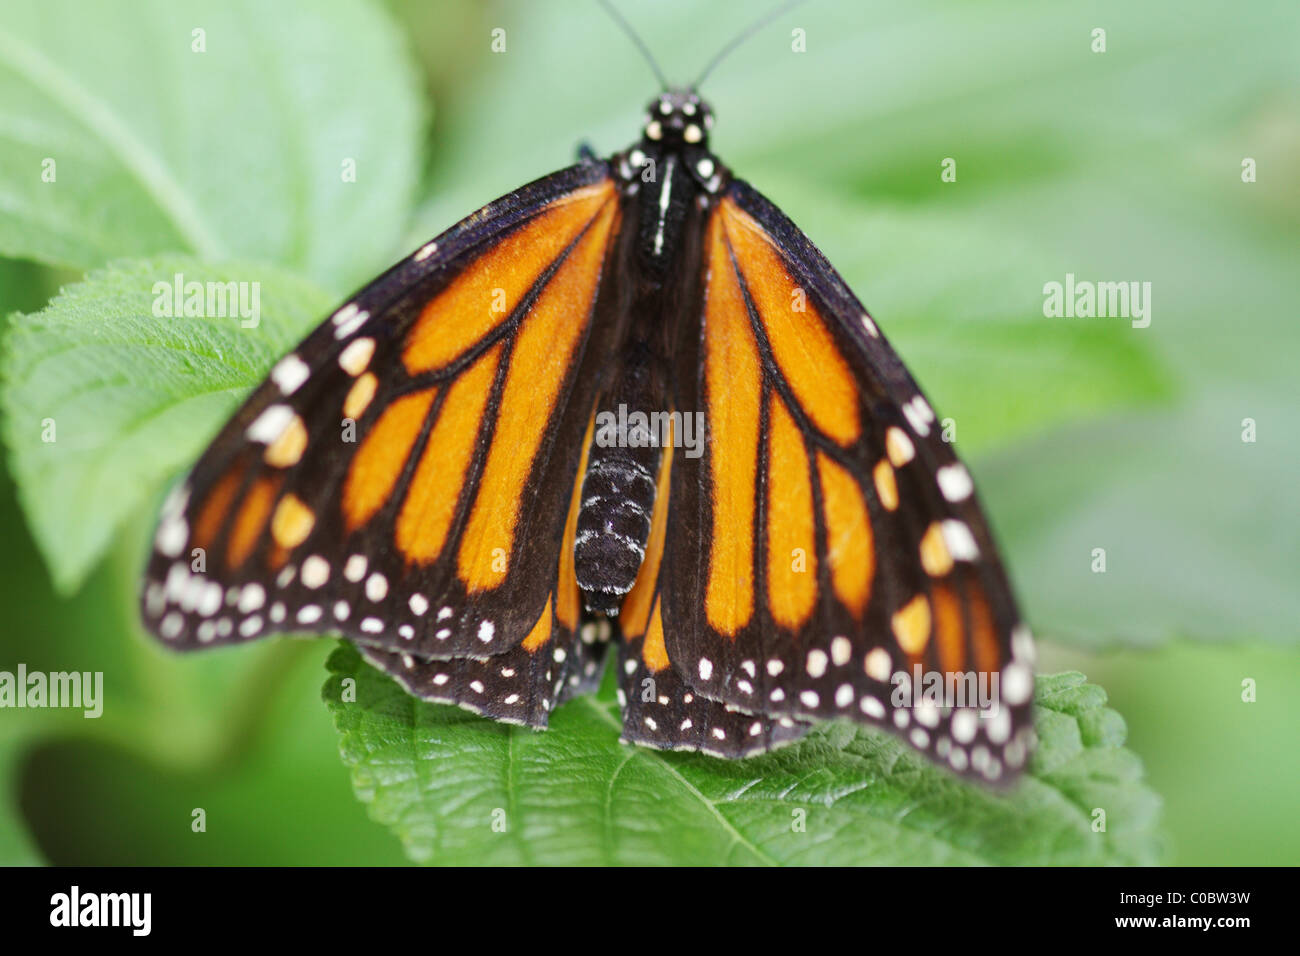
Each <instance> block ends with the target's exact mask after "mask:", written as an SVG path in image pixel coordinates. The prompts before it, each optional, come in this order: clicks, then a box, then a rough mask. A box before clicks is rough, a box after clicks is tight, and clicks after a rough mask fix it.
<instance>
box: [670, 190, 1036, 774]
mask: <svg viewBox="0 0 1300 956" xmlns="http://www.w3.org/2000/svg"><path fill="white" fill-rule="evenodd" d="M704 254H705V256H706V257H707V279H706V281H705V289H704V293H703V295H704V301H703V308H702V312H703V318H702V321H703V330H702V337H701V345H700V354H699V355H698V356H691V357H690V358H689V360H688V361H687V362H685V363H684V364H683V365H681V366H679V378H680V382H679V384H680V386H681V388H682V392H683V396H682V399H681V401H682V403H683V406H684V407H687V408H700V409H703V410H704V413H705V419H706V422H707V441H706V442H705V451H704V454H703V455H702V457H700V458H698V459H695V460H688V459H682V460H681V461H680V465H679V466H678V467H676V468H675V469H674V471H673V475H672V482H671V509H672V511H673V513H674V515H675V517H674V519H673V520H672V522H671V528H670V531H669V533H668V540H667V543H666V559H665V562H664V566H665V574H664V583H663V587H662V592H661V596H660V611H661V614H662V624H663V633H664V649H665V651H666V659H667V660H670V661H671V662H672V664H673V666H674V670H675V673H676V674H677V675H678V676H679V677H680V678H681V679H682V680H683V681H684V682H685V684H686V685H687V686H688V687H689V688H690V689H691V690H693V691H694V692H695V693H696V694H698V695H701V696H704V697H707V698H709V699H711V700H714V701H717V702H719V703H721V704H724V705H727V706H730V707H733V708H737V709H740V710H743V711H749V712H753V713H758V714H764V715H767V716H768V717H769V718H781V717H784V718H787V719H796V720H797V719H800V718H805V719H806V718H819V719H826V718H834V717H847V718H850V719H853V720H857V721H862V722H867V723H873V724H880V725H884V726H888V727H890V728H891V729H893V730H895V731H896V732H897V733H900V734H901V735H902V736H904V738H905V739H906V740H907V741H908V742H909V743H911V745H912V746H914V747H916V748H917V749H919V750H921V751H924V752H925V753H927V754H928V755H930V756H931V757H933V758H934V759H936V760H939V761H941V762H945V763H947V764H948V765H949V766H951V767H952V768H953V769H955V770H957V771H958V772H966V773H973V774H977V775H979V776H981V777H983V778H984V779H988V780H996V779H1007V778H1009V777H1011V776H1013V775H1014V773H1015V772H1016V771H1018V770H1019V768H1020V767H1022V766H1023V764H1024V762H1025V759H1026V757H1027V753H1028V748H1029V746H1030V743H1031V740H1032V737H1031V735H1032V729H1031V725H1030V698H1031V696H1032V672H1031V669H1030V658H1031V654H1032V647H1031V641H1030V639H1029V636H1028V631H1027V630H1026V629H1025V628H1024V626H1023V625H1022V624H1021V623H1020V619H1019V616H1018V613H1017V611H1016V607H1015V603H1014V600H1013V597H1012V594H1011V589H1010V586H1009V584H1008V582H1007V579H1006V576H1005V574H1004V572H1003V569H1002V567H1001V565H1000V563H999V561H998V557H997V551H996V549H995V547H994V543H993V540H992V537H991V534H990V532H989V528H988V524H987V522H986V520H985V519H984V516H983V514H982V512H981V509H980V506H979V504H978V502H977V500H976V497H975V494H974V489H973V485H972V482H971V479H970V475H969V473H968V472H967V471H966V469H965V467H964V466H963V465H962V464H961V463H960V462H959V461H958V460H957V458H956V456H955V454H954V452H953V449H952V447H951V445H949V444H948V443H946V442H945V441H943V440H942V437H941V434H940V428H939V426H938V424H937V423H936V421H935V416H934V413H933V411H932V410H931V408H930V406H929V404H928V403H927V402H926V400H925V398H924V397H923V396H922V394H921V392H920V390H919V389H918V388H917V385H916V383H915V382H914V381H913V379H912V377H911V376H910V375H909V374H908V372H907V370H906V369H905V368H904V367H903V364H902V363H901V361H900V360H899V359H898V357H897V355H896V354H895V353H894V351H893V350H892V349H891V348H890V346H889V345H888V343H887V342H886V341H885V339H884V337H883V336H881V334H880V332H879V330H878V329H877V328H876V326H875V323H874V322H873V321H872V319H871V318H870V317H869V316H868V314H867V312H866V310H865V309H864V308H863V307H862V305H861V304H860V303H859V302H858V301H857V299H856V298H854V296H853V295H852V293H851V292H849V291H848V289H847V287H846V286H845V285H844V283H843V282H842V281H841V280H840V278H839V277H838V276H837V275H836V273H835V272H834V270H833V269H832V268H831V266H830V264H829V263H828V262H827V261H826V260H825V259H824V258H823V257H822V255H821V254H820V253H819V252H818V251H817V250H816V248H815V247H814V246H813V245H812V244H811V242H809V241H808V239H807V238H806V237H805V236H804V235H803V234H802V233H801V232H800V231H799V230H798V229H797V228H796V227H795V226H794V225H793V224H792V223H791V222H790V221H789V220H788V219H787V218H786V217H785V216H784V215H783V214H782V213H781V212H780V211H779V210H777V209H776V207H775V206H773V205H772V204H771V203H769V202H768V201H767V200H765V199H764V198H763V197H761V196H760V195H759V194H758V193H757V192H755V191H754V190H753V189H752V188H750V187H749V186H748V185H746V184H744V183H742V182H739V181H736V182H733V183H732V185H731V186H730V187H729V189H728V191H727V192H726V194H725V195H724V196H723V198H722V199H721V200H720V201H719V202H718V204H717V206H716V208H715V211H714V212H713V214H712V216H711V219H710V223H709V227H708V236H707V238H706V241H705V249H704ZM917 667H919V669H920V670H919V672H918V671H917V670H915V669H916V668H917ZM918 673H920V674H921V675H933V674H940V675H947V674H952V675H959V677H960V679H961V680H962V681H963V682H965V681H969V680H970V679H971V678H973V679H974V680H975V681H977V682H978V681H983V682H984V684H983V686H984V688H985V689H986V691H988V693H989V695H991V697H992V699H993V700H994V701H1000V705H1001V706H1000V707H997V708H996V709H994V708H988V709H986V710H985V712H984V715H983V716H977V710H978V708H977V706H976V705H977V703H979V702H981V698H980V696H979V695H978V694H977V693H971V694H970V695H968V696H967V697H965V698H963V701H964V702H965V704H966V706H951V705H950V704H951V701H950V700H949V701H944V700H941V699H938V698H936V697H935V696H934V695H933V694H932V695H931V697H930V699H929V701H928V702H927V701H925V700H923V701H922V702H921V703H920V704H918V705H917V706H910V703H909V705H907V706H903V705H901V702H900V701H899V700H898V694H897V693H896V690H897V689H899V688H900V687H901V688H902V689H907V688H909V687H910V685H911V682H913V681H915V680H916V675H917V674H918ZM922 683H924V678H923V680H922ZM964 686H966V687H970V685H969V684H964ZM976 686H977V687H978V685H976ZM923 689H924V688H923V687H918V688H917V690H918V696H919V695H920V692H921V691H922V690H923ZM971 689H972V690H974V689H976V688H971ZM914 702H915V701H911V703H914Z"/></svg>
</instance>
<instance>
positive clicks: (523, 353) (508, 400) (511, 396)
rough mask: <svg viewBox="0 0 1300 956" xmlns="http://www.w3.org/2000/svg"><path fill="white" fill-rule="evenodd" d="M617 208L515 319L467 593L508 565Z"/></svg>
mask: <svg viewBox="0 0 1300 956" xmlns="http://www.w3.org/2000/svg"><path fill="white" fill-rule="evenodd" d="M616 211H617V206H616V205H615V204H614V203H612V202H611V203H608V204H607V205H606V206H605V208H604V210H603V211H602V212H601V213H600V214H599V215H598V216H597V217H596V221H595V222H594V223H592V226H591V228H590V229H589V230H587V233H586V235H584V236H583V237H582V239H581V240H580V241H579V243H578V246H577V248H575V249H574V250H573V252H571V253H570V254H569V256H568V258H566V259H565V260H564V262H563V264H561V266H560V268H559V270H558V271H557V272H556V274H555V275H554V276H553V277H552V278H551V280H550V282H548V283H547V284H546V288H545V290H544V291H543V292H542V294H541V296H540V297H539V298H538V300H537V302H536V304H535V305H534V306H533V309H532V311H531V312H530V313H529V315H528V321H526V322H524V323H522V324H521V325H520V328H519V333H518V336H517V338H516V340H515V343H514V350H513V351H512V353H511V355H510V370H509V372H507V373H506V383H505V389H504V392H503V393H502V397H501V407H500V409H499V410H498V412H497V424H496V431H495V433H494V434H493V436H492V448H491V450H490V451H489V452H488V459H487V465H486V467H485V468H484V470H483V478H482V481H481V483H480V484H479V489H478V494H477V496H476V498H475V501H474V508H473V510H472V511H471V513H470V518H469V523H468V525H467V526H466V531H465V535H464V537H463V538H462V540H461V546H460V551H459V556H458V567H459V574H460V579H461V581H463V582H464V584H465V586H466V588H468V589H469V590H470V591H471V592H475V591H485V590H490V589H492V588H495V587H498V586H500V585H501V583H502V582H504V581H505V578H506V574H507V572H508V571H509V557H508V556H509V555H510V553H511V549H512V547H513V545H514V535H515V523H516V522H517V521H518V520H519V507H520V501H519V498H520V495H521V494H522V493H523V489H524V484H525V483H526V482H527V480H528V475H529V472H530V471H531V469H532V466H533V460H534V458H535V457H536V455H537V450H538V447H539V446H540V445H541V441H542V437H543V436H544V435H545V434H546V426H547V422H548V421H549V420H550V417H551V415H552V414H554V412H555V404H556V401H557V399H558V397H559V394H560V390H561V388H562V387H563V385H564V380H565V377H566V375H567V374H568V371H569V366H570V364H571V361H572V359H573V355H574V353H575V352H576V350H577V348H578V344H579V342H580V341H581V340H582V335H583V333H584V331H585V330H586V328H587V326H588V324H589V316H590V314H591V308H592V303H593V300H594V298H595V295H596V287H597V286H598V284H599V281H600V271H601V266H602V265H603V262H604V255H605V246H606V242H607V240H608V238H609V234H610V230H611V227H612V226H613V223H614V216H615V213H616ZM502 554H504V555H505V556H506V557H505V559H502Z"/></svg>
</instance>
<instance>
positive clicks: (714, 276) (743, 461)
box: [704, 213, 762, 636]
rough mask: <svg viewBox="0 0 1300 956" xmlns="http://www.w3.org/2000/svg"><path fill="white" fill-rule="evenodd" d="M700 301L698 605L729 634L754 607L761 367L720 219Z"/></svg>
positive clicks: (711, 242) (710, 246)
mask: <svg viewBox="0 0 1300 956" xmlns="http://www.w3.org/2000/svg"><path fill="white" fill-rule="evenodd" d="M708 249H709V284H708V294H707V298H706V301H705V306H704V378H705V395H706V401H707V403H708V413H707V414H708V421H709V432H708V436H709V453H710V478H711V480H712V488H713V527H712V529H711V530H712V537H711V538H710V540H711V542H712V543H711V546H710V553H709V579H708V583H707V585H706V590H705V598H704V607H705V613H706V615H707V617H708V621H709V624H710V626H712V627H713V628H714V629H715V630H717V631H718V632H720V633H722V634H725V635H727V636H734V635H735V634H736V633H737V632H738V631H739V630H740V629H741V628H742V627H744V626H745V625H746V624H747V623H749V619H750V618H751V617H752V616H753V613H754V582H753V570H754V550H753V541H754V504H755V494H756V491H755V479H756V477H757V473H758V427H759V412H760V409H761V407H762V406H761V404H760V402H761V400H762V394H761V388H762V368H761V366H760V364H759V358H758V344H757V342H756V341H755V340H754V331H753V328H752V327H751V326H750V322H749V313H748V310H747V309H746V307H745V300H744V296H743V295H742V294H741V290H740V282H739V280H738V279H737V278H736V270H735V268H734V267H733V266H732V262H731V255H730V252H729V251H728V249H727V243H726V240H725V237H724V232H723V227H722V222H721V219H720V217H719V215H718V214H716V213H715V214H714V216H713V220H712V222H711V223H710V224H709V237H708Z"/></svg>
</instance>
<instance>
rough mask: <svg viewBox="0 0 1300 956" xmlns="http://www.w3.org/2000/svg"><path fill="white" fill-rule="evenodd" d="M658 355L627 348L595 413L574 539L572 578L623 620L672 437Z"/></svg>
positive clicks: (640, 345)
mask: <svg viewBox="0 0 1300 956" xmlns="http://www.w3.org/2000/svg"><path fill="white" fill-rule="evenodd" d="M652 353H653V350H652V349H651V348H650V347H648V345H647V343H646V342H645V341H644V340H642V339H639V338H637V339H634V340H633V341H632V342H629V343H628V344H627V345H626V347H625V349H624V351H623V352H622V357H623V364H622V368H621V369H620V370H619V371H620V374H619V376H618V378H617V380H616V382H615V384H614V386H613V388H611V389H610V390H609V392H608V393H607V394H606V396H605V398H604V399H603V400H602V401H601V403H600V408H599V409H598V410H597V412H596V422H595V429H594V431H593V433H592V440H591V450H590V453H589V455H588V463H587V473H586V475H585V476H584V478H583V483H582V504H581V507H580V509H579V511H578V524H577V529H576V534H575V536H574V551H573V556H574V572H575V576H576V577H577V580H578V587H579V588H581V589H582V592H583V595H584V598H585V600H586V604H587V608H588V609H589V610H592V611H601V612H604V613H606V614H617V613H618V608H619V606H620V605H621V604H622V602H623V598H624V597H625V596H626V595H627V593H628V591H630V590H631V589H632V585H633V584H635V583H636V577H637V572H638V571H640V569H641V562H642V561H643V560H644V559H645V549H646V542H647V541H648V540H649V538H650V523H651V517H652V515H653V514H654V507H655V476H656V475H657V474H658V473H659V459H660V455H661V454H662V445H663V442H664V441H665V440H666V436H664V435H662V434H660V432H661V430H662V427H663V418H662V417H661V416H659V415H656V414H655V413H654V412H655V410H656V409H657V408H659V407H661V406H662V398H660V397H659V396H660V395H661V393H662V388H661V387H660V386H659V385H658V382H659V381H660V380H661V379H660V376H657V375H654V374H652V371H651V369H652V368H653V367H654V366H655V365H656V364H657V363H656V360H655V358H653V357H652Z"/></svg>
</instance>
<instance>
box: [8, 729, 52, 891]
mask: <svg viewBox="0 0 1300 956" xmlns="http://www.w3.org/2000/svg"><path fill="white" fill-rule="evenodd" d="M10 723H11V721H8V720H7V721H6V722H5V724H4V726H3V730H2V731H0V866H37V865H39V864H40V863H41V862H42V861H41V854H40V851H39V850H37V848H36V845H35V843H34V842H33V840H32V839H31V836H30V835H29V834H28V832H27V826H26V824H25V823H24V822H23V819H22V814H21V813H20V812H19V809H18V793H17V787H16V786H15V783H16V779H17V774H15V773H14V769H15V768H16V767H17V766H18V764H19V763H20V761H21V759H22V756H23V752H24V749H25V748H26V746H27V740H26V735H25V734H23V733H20V728H19V727H18V726H17V725H15V726H9V724H10Z"/></svg>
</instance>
